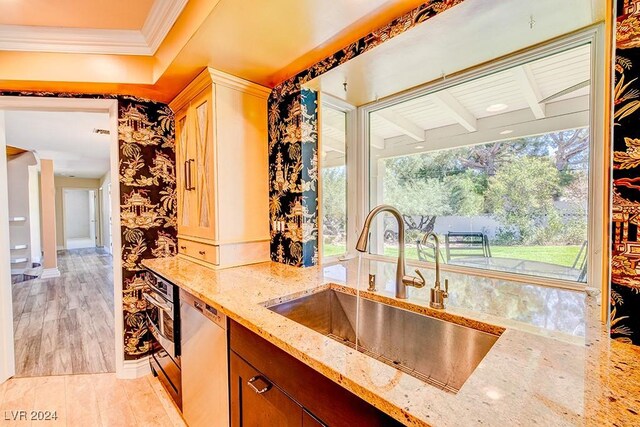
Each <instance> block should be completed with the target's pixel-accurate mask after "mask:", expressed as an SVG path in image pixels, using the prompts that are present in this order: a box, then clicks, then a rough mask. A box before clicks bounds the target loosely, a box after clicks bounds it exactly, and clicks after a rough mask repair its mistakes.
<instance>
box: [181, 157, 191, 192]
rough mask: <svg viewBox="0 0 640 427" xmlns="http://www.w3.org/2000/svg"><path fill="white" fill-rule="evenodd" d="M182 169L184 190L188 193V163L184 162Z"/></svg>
mask: <svg viewBox="0 0 640 427" xmlns="http://www.w3.org/2000/svg"><path fill="white" fill-rule="evenodd" d="M182 167H183V168H184V189H185V191H189V161H188V160H185V161H184V164H183V165H182Z"/></svg>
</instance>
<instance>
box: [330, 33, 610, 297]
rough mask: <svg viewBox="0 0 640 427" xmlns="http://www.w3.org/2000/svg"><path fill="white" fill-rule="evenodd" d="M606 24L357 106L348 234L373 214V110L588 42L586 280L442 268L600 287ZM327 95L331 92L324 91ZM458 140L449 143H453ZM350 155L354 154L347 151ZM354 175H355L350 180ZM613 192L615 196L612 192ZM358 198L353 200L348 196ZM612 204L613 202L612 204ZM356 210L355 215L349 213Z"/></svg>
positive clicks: (605, 248) (351, 244)
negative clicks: (371, 173) (353, 188)
mask: <svg viewBox="0 0 640 427" xmlns="http://www.w3.org/2000/svg"><path fill="white" fill-rule="evenodd" d="M603 30H604V28H603V25H602V24H596V25H593V26H590V27H587V28H585V29H583V30H580V31H577V32H574V33H572V34H569V35H565V36H561V37H558V38H556V39H553V40H551V41H549V42H546V43H543V44H541V45H538V46H534V47H531V48H528V49H525V50H523V51H520V52H516V53H514V54H512V55H509V56H506V57H504V58H501V59H498V60H496V61H492V62H491V63H488V64H484V65H479V66H477V67H473V68H471V69H467V70H463V71H461V72H459V73H456V74H454V75H452V76H449V77H444V76H443V78H442V79H440V80H438V81H433V82H430V83H426V84H424V85H422V86H419V87H417V88H413V89H409V90H407V91H404V92H400V93H397V94H394V95H390V96H388V97H385V98H383V99H380V100H376V101H374V102H371V103H368V104H365V105H363V106H360V107H358V108H357V131H358V135H357V139H356V140H355V141H354V144H355V145H356V147H355V149H349V147H347V150H348V151H349V152H350V153H352V156H351V157H353V154H355V157H356V159H355V160H357V161H356V163H355V165H354V164H351V165H352V167H355V169H351V170H352V171H354V172H353V173H350V169H349V168H350V163H349V162H348V163H347V177H348V178H347V183H348V184H347V185H348V193H347V199H348V201H347V206H348V207H350V206H354V207H355V208H356V210H355V211H353V210H352V211H350V212H355V218H354V220H353V221H351V218H349V221H348V227H349V226H352V227H355V229H349V228H348V230H347V234H348V237H351V236H353V235H354V234H355V236H356V238H357V233H358V230H359V229H360V228H361V226H362V224H363V223H364V218H365V217H366V215H367V214H368V212H369V210H370V208H369V202H370V197H369V194H370V193H369V177H370V159H369V154H370V153H369V117H370V113H371V112H373V111H376V110H380V109H383V108H386V107H389V106H392V105H395V104H398V103H400V102H403V101H407V100H409V99H413V98H416V97H419V96H424V95H427V94H429V93H433V92H437V91H440V90H443V89H447V88H449V87H452V86H456V85H459V84H462V83H465V82H468V81H471V80H475V79H478V78H481V77H484V76H487V75H490V74H493V73H496V72H500V71H504V70H507V69H509V68H512V67H515V66H518V65H521V64H525V63H528V62H531V61H535V60H537V59H541V58H544V57H547V56H550V55H553V54H555V53H559V52H561V51H564V50H568V49H571V48H575V47H578V46H581V45H585V44H589V46H590V50H591V70H590V71H591V87H590V93H589V97H590V100H589V138H590V146H589V150H590V152H589V192H590V194H591V197H590V198H589V201H588V221H587V226H588V234H587V239H588V242H589V245H588V261H587V262H588V265H587V276H586V283H581V282H572V281H568V280H562V279H554V278H545V277H538V276H530V275H522V274H517V273H510V272H503V271H495V270H485V269H481V268H474V267H465V266H456V265H452V264H442V266H441V269H442V270H443V271H449V272H453V273H462V274H469V275H475V276H480V277H487V278H495V279H500V280H508V281H512V282H520V283H527V284H537V285H542V286H550V287H557V288H563V289H572V290H581V291H584V290H585V288H591V287H594V288H598V289H600V288H601V283H602V280H603V279H606V277H605V273H606V272H607V271H608V269H607V268H606V267H605V262H604V260H605V259H606V258H605V257H604V254H605V253H608V252H609V244H608V243H607V242H606V241H605V238H606V236H607V233H606V232H605V227H608V224H607V223H605V220H606V221H608V215H607V214H606V212H608V211H607V210H605V209H603V206H604V205H603V203H605V202H606V203H608V200H606V199H607V197H605V196H608V192H607V185H608V184H609V182H610V174H611V170H610V168H609V167H607V165H606V163H605V162H606V160H607V158H608V157H607V156H606V153H605V152H604V149H605V147H604V145H605V144H604V131H605V111H604V104H605V102H604V96H605V93H606V90H605V80H604V74H605V73H604V70H605V67H606V65H605V64H606V61H605V54H604V31H603ZM324 96H327V95H324ZM453 147H454V146H452V147H450V148H453ZM347 159H348V160H349V156H348V157H347ZM350 176H351V177H353V176H355V177H356V183H355V184H356V187H355V191H354V192H352V191H351V189H350V187H351V185H352V184H351V183H349V181H350V180H349V177H350ZM351 181H352V180H351ZM609 197H610V196H609ZM349 199H353V200H349ZM607 206H608V205H607ZM348 216H353V215H348ZM347 249H348V255H347V256H348V257H353V256H355V255H356V253H355V240H351V241H350V240H349V239H347ZM363 256H364V257H365V258H367V259H371V260H376V261H387V262H395V260H396V259H395V258H394V257H390V256H385V255H378V254H370V253H368V252H367V253H365V254H363ZM406 263H407V265H409V266H413V267H422V268H434V267H435V266H434V263H432V262H428V261H419V260H407V261H406Z"/></svg>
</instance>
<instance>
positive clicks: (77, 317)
mask: <svg viewBox="0 0 640 427" xmlns="http://www.w3.org/2000/svg"><path fill="white" fill-rule="evenodd" d="M16 111H18V112H21V113H22V112H34V113H39V114H44V113H51V114H54V113H58V114H65V115H72V116H73V115H75V117H82V116H83V115H84V117H85V118H86V117H88V116H92V115H93V116H96V117H97V116H100V120H102V122H101V124H100V126H96V127H97V128H98V130H101V131H102V130H106V132H100V133H99V134H100V135H102V136H103V138H104V141H103V142H104V145H106V153H107V158H106V160H105V159H104V158H103V159H96V158H95V157H96V156H95V153H89V154H88V157H91V158H92V159H91V160H92V161H87V155H86V154H85V155H83V153H82V150H83V149H85V150H86V149H87V147H83V145H89V146H90V143H91V141H90V138H91V136H89V137H87V138H86V139H85V141H83V144H76V150H73V151H70V152H69V151H67V152H66V153H64V155H61V156H60V155H59V156H58V157H56V155H58V154H60V153H57V154H56V153H55V151H56V150H55V148H56V147H36V148H35V149H32V147H26V146H25V147H22V148H23V149H24V150H25V151H27V152H32V153H35V157H36V158H37V160H38V168H39V170H38V172H39V177H38V178H39V179H38V181H39V187H40V188H39V190H40V192H41V194H40V195H39V197H38V198H37V199H38V200H39V201H40V203H41V206H40V218H38V219H33V221H27V222H33V223H36V222H38V223H39V224H40V228H41V230H40V236H38V237H40V239H39V240H41V243H42V252H41V253H42V254H43V257H42V263H43V267H47V265H46V263H47V261H50V260H51V258H52V255H51V248H53V249H52V250H53V252H54V253H55V258H56V265H54V267H55V270H57V273H58V274H57V275H58V276H60V277H55V276H56V274H55V272H54V273H52V275H51V276H49V278H47V277H44V275H40V277H38V278H36V279H34V280H31V281H30V282H24V283H28V284H27V285H25V284H24V283H23V284H22V286H20V287H15V286H14V285H13V284H12V283H11V280H5V279H8V276H9V274H10V273H12V272H13V271H11V270H13V269H12V268H10V269H7V268H6V267H7V266H11V267H13V266H14V265H13V264H11V263H10V261H11V258H12V257H13V256H14V254H13V253H12V252H14V251H13V249H14V246H15V247H16V248H20V249H22V248H23V245H12V244H11V231H12V227H13V226H15V225H17V223H15V224H14V222H10V218H15V216H16V215H14V213H13V212H10V210H11V207H10V206H8V205H9V204H4V205H5V206H2V205H3V204H1V203H0V228H2V229H3V231H2V232H0V235H3V234H4V236H6V237H8V238H3V239H2V240H3V241H0V273H1V274H2V275H3V279H2V281H1V282H0V283H1V284H0V359H1V360H2V363H0V382H2V381H4V380H5V379H6V378H9V377H11V376H36V375H39V376H40V375H43V376H48V375H57V374H69V373H70V374H76V373H95V372H114V371H116V372H118V371H120V370H121V369H122V362H123V361H122V356H121V355H122V321H121V319H119V316H115V315H114V313H115V312H116V311H119V310H120V307H121V304H122V297H121V295H122V272H121V261H120V258H121V253H120V252H121V250H120V237H119V235H113V236H111V235H110V236H108V242H106V243H108V249H105V248H104V247H102V244H103V241H104V240H105V234H106V232H105V233H103V232H102V231H101V230H102V228H101V225H100V224H101V222H103V221H104V219H103V217H104V216H105V215H107V216H108V219H107V221H109V222H110V220H111V219H113V229H114V230H118V229H119V226H120V221H119V203H117V202H118V200H119V197H120V195H119V187H118V185H117V184H118V165H117V159H118V135H117V128H118V127H117V101H116V100H106V99H60V98H35V97H34V98H32V97H2V98H0V147H1V146H3V145H4V146H7V145H11V144H12V143H13V144H14V145H18V143H17V142H13V141H15V139H13V140H11V132H9V134H7V130H9V131H10V130H11V122H8V120H7V117H9V119H12V116H13V114H12V113H14V112H16ZM22 127H24V126H22ZM105 134H106V135H105ZM1 148H2V156H1V158H0V192H5V194H6V193H8V191H7V190H11V185H10V179H8V177H7V169H6V166H7V158H6V155H7V153H6V150H5V147H1ZM78 148H79V149H78ZM58 151H59V150H58ZM94 151H95V150H94ZM103 151H104V150H103ZM85 153H86V152H85ZM51 159H53V161H52V163H53V164H54V168H53V169H54V172H52V173H51V177H50V178H51V179H50V182H49V183H48V184H47V183H46V182H45V181H46V180H45V179H44V178H43V175H44V172H43V168H44V163H43V160H51ZM56 159H57V161H56ZM74 162H76V164H81V163H85V165H84V169H83V168H82V167H81V168H80V169H79V170H78V173H79V175H81V176H80V178H86V179H94V180H95V181H96V185H93V186H92V188H73V187H72V186H68V185H67V186H66V187H67V188H65V189H64V190H62V188H56V185H55V184H54V181H55V180H56V179H57V178H61V179H70V178H73V177H74V176H73V174H74V173H75V171H74V170H65V168H66V169H69V168H72V167H73V163H74ZM56 164H57V166H58V167H59V169H58V170H57V171H56V170H55V166H56ZM98 164H100V165H101V166H100V167H99V168H98V167H97V166H96V165H98ZM81 166H82V165H81ZM98 169H100V171H101V175H99V176H82V175H83V174H88V173H89V174H90V173H92V170H94V171H95V170H98ZM102 175H104V176H102ZM49 184H50V187H51V188H50V190H51V200H53V199H54V198H55V194H56V193H58V195H59V202H60V204H61V207H60V208H59V210H60V211H63V212H65V213H67V215H63V216H62V218H61V219H62V228H63V230H65V232H64V233H62V234H61V235H59V233H56V228H58V227H57V224H55V219H54V220H53V225H51V224H49V232H50V233H51V234H52V236H53V240H52V241H53V244H52V245H53V246H49V252H47V239H46V238H45V235H46V234H47V224H46V221H45V218H44V217H45V215H44V214H43V211H45V210H47V209H48V210H50V211H55V210H56V209H55V207H54V205H55V203H54V202H51V203H50V206H49V207H48V208H47V206H45V203H46V202H47V201H46V200H45V199H44V198H43V194H44V192H45V187H46V186H47V185H49ZM100 188H109V190H111V188H113V189H114V192H115V194H111V197H106V198H105V202H106V203H109V202H111V201H113V203H111V204H110V205H103V202H102V200H101V199H102V198H101V197H98V195H99V189H100ZM32 199H33V197H32ZM25 212H27V214H26V215H23V216H27V217H28V216H29V214H30V212H31V213H32V211H29V210H25ZM28 219H29V218H28ZM106 228H107V230H109V231H110V228H111V227H106ZM51 230H53V231H51ZM4 236H3V237H4ZM49 244H51V242H49ZM26 246H29V245H26ZM111 252H113V254H111ZM47 254H48V256H47ZM112 255H113V256H112ZM26 258H29V262H30V261H31V259H30V257H26ZM44 270H47V268H45V269H44ZM13 325H15V329H14V328H13Z"/></svg>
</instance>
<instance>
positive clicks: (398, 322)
mask: <svg viewBox="0 0 640 427" xmlns="http://www.w3.org/2000/svg"><path fill="white" fill-rule="evenodd" d="M356 306H357V297H356V296H355V295H352V294H348V293H345V292H340V291H337V290H335V289H332V288H328V289H325V290H322V291H319V292H317V293H314V294H310V295H305V296H303V297H300V298H297V299H294V300H291V301H287V302H284V303H280V304H277V305H273V306H271V307H268V308H269V310H271V311H274V312H276V313H279V314H281V315H283V316H285V317H287V318H289V319H291V320H293V321H295V322H298V323H300V324H302V325H304V326H306V327H308V328H311V329H313V330H314V331H316V332H319V333H321V334H323V335H326V336H328V337H330V338H333V339H335V340H336V341H339V342H341V343H343V344H345V345H347V346H349V347H351V348H355V349H357V350H358V351H360V352H362V353H364V354H366V355H368V356H371V357H373V358H375V359H377V360H380V361H381V362H384V363H386V364H388V365H390V366H393V367H394V368H396V369H399V370H401V371H403V372H406V373H407V374H409V375H412V376H414V377H416V378H418V379H420V380H422V381H424V382H427V383H429V384H431V385H434V386H436V387H438V388H440V389H443V390H446V391H449V392H452V393H456V392H457V391H458V390H460V388H461V387H462V385H463V384H464V382H465V381H466V380H467V378H469V376H470V375H471V373H472V372H473V371H474V369H475V368H476V367H477V366H478V364H479V363H480V361H481V360H482V359H483V358H484V356H485V355H486V354H487V353H488V352H489V350H490V349H491V347H492V346H493V344H494V343H495V342H496V340H497V339H498V337H497V336H496V335H493V334H489V333H486V332H482V331H479V330H476V329H471V328H467V327H465V326H460V325H457V324H455V323H450V322H446V321H443V320H439V319H435V318H432V317H428V316H424V315H421V314H417V313H413V312H411V311H407V310H404V309H401V308H398V307H393V306H390V305H387V304H383V303H380V302H376V301H372V300H368V299H365V298H360V308H359V312H360V313H359V315H360V324H359V329H360V334H359V335H358V338H357V340H358V341H357V344H358V345H357V346H356V332H355V331H356V308H357V307H356Z"/></svg>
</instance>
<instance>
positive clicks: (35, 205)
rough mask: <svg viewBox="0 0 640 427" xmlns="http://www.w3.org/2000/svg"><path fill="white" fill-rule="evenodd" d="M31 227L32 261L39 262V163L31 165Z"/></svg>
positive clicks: (40, 255) (40, 245) (40, 248)
mask: <svg viewBox="0 0 640 427" xmlns="http://www.w3.org/2000/svg"><path fill="white" fill-rule="evenodd" d="M36 160H37V159H36ZM29 229H30V233H31V236H30V237H31V261H33V262H38V263H39V262H40V261H41V259H42V240H41V239H42V237H41V235H40V174H39V173H38V165H32V166H29Z"/></svg>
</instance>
